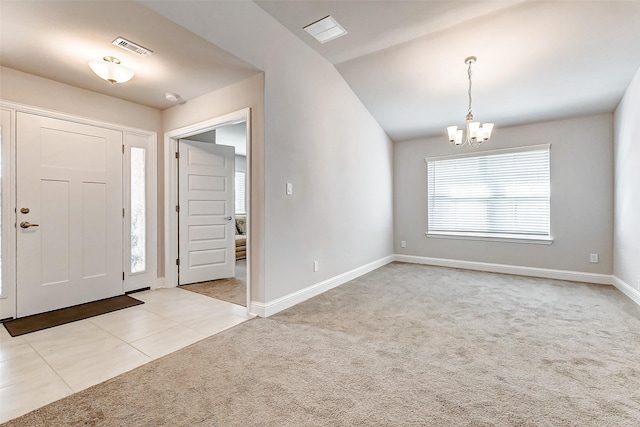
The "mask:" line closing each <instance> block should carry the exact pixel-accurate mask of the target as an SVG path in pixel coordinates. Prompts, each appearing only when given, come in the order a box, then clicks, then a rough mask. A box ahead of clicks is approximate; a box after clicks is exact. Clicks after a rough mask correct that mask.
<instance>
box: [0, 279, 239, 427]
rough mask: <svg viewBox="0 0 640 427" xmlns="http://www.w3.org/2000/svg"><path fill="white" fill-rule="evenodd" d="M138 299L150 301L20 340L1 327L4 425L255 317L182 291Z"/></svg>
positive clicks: (158, 292)
mask: <svg viewBox="0 0 640 427" xmlns="http://www.w3.org/2000/svg"><path fill="white" fill-rule="evenodd" d="M131 296H132V297H134V298H137V299H139V300H142V301H144V302H145V303H144V304H142V305H138V306H135V307H131V308H126V309H123V310H120V311H116V312H113V313H108V314H104V315H102V316H97V317H93V318H90V319H86V320H81V321H78V322H74V323H69V324H67V325H62V326H58V327H55V328H51V329H46V330H43V331H38V332H33V333H31V334H26V335H22V336H19V337H15V338H13V337H11V336H10V335H9V333H8V332H7V331H6V329H5V328H4V327H3V326H0V423H2V422H5V421H8V420H10V419H12V418H15V417H18V416H20V415H22V414H25V413H27V412H29V411H32V410H34V409H36V408H39V407H41V406H44V405H46V404H48V403H51V402H53V401H55V400H58V399H61V398H63V397H65V396H68V395H70V394H72V393H75V392H78V391H80V390H84V389H85V388H88V387H91V386H92V385H95V384H98V383H101V382H103V381H106V380H108V379H109V378H113V377H115V376H117V375H120V374H122V373H124V372H127V371H129V370H131V369H134V368H136V367H138V366H140V365H143V364H145V363H147V362H150V361H152V360H153V359H157V358H159V357H162V356H164V355H166V354H169V353H171V352H174V351H176V350H179V349H181V348H183V347H186V346H188V345H190V344H193V343H195V342H196V341H200V340H201V339H203V338H206V337H208V336H211V335H214V334H216V333H218V332H221V331H223V330H225V329H227V328H230V327H232V326H235V325H238V324H240V323H242V322H244V321H245V320H248V319H249V318H250V316H248V315H247V314H246V309H245V307H240V306H238V305H235V304H231V303H228V302H224V301H220V300H216V299H213V298H210V297H207V296H204V295H200V294H196V293H193V292H189V291H186V290H184V289H179V288H170V289H158V290H153V291H145V292H139V293H136V294H133V295H131Z"/></svg>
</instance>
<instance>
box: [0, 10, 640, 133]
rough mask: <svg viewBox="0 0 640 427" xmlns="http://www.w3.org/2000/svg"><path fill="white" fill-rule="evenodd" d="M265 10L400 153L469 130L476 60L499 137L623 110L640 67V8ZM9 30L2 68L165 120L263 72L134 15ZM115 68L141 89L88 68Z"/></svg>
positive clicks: (28, 23)
mask: <svg viewBox="0 0 640 427" xmlns="http://www.w3.org/2000/svg"><path fill="white" fill-rule="evenodd" d="M189 3H190V2H189V1H183V2H181V7H189ZM256 3H257V4H258V5H259V6H260V7H261V8H263V9H264V10H265V11H266V12H267V13H269V14H270V15H272V16H273V17H274V18H275V19H276V20H278V21H279V22H280V23H281V24H282V25H284V26H285V27H287V28H288V29H289V30H290V31H291V32H292V33H293V34H294V35H296V36H297V37H299V38H300V39H301V40H302V41H304V42H305V43H307V44H308V45H309V46H310V47H311V48H313V49H315V50H316V51H317V52H318V53H319V54H320V55H323V56H324V57H325V58H326V59H327V60H328V61H330V62H332V63H333V64H334V65H335V66H336V68H337V70H338V71H339V72H340V73H341V74H342V76H343V77H344V79H345V80H346V81H347V83H348V84H349V85H350V86H351V88H352V89H353V90H354V92H355V93H356V94H357V96H358V97H359V98H360V99H361V100H362V102H363V103H364V105H365V106H366V107H367V108H368V109H369V111H370V112H371V113H372V114H373V116H374V117H375V118H376V119H377V121H378V122H379V123H380V124H381V126H382V127H383V128H384V129H385V131H386V132H387V133H388V135H389V136H390V137H391V138H392V139H394V140H403V139H409V138H415V137H421V136H430V135H436V134H442V135H444V127H445V126H447V125H453V124H454V125H462V124H463V123H464V118H465V115H466V112H467V102H468V101H467V84H468V81H467V70H466V65H465V64H464V59H465V58H466V57H467V56H470V55H475V56H477V57H478V62H477V63H476V64H475V65H474V68H473V92H472V93H473V111H474V115H475V117H476V119H478V120H480V121H483V122H486V121H492V122H495V123H496V127H497V128H499V127H504V126H509V125H517V124H523V123H529V122H535V121H543V120H552V119H557V118H565V117H573V116H579V115H585V114H592V113H600V112H610V111H613V109H614V108H615V106H616V105H617V103H618V102H619V101H620V99H621V97H622V94H623V93H624V90H625V89H626V87H627V86H628V84H629V83H630V81H631V79H632V78H633V76H634V74H635V73H636V71H637V70H638V69H639V68H640V53H639V52H640V1H633V0H629V1H604V0H603V1H537V0H527V1H426V0H425V1H401V0H398V1H366V0H365V1H281V0H275V1H274V0H258V1H256ZM327 15H331V16H333V17H334V18H335V19H336V20H337V21H338V22H339V23H340V24H341V25H342V26H343V27H344V28H345V29H346V30H347V32H348V33H347V35H345V36H343V37H341V38H338V39H335V40H333V41H330V42H328V43H326V44H320V43H318V42H317V41H316V40H314V39H313V38H311V36H309V35H308V34H307V33H306V32H304V31H303V30H302V28H303V27H304V26H305V25H307V24H309V23H311V22H313V21H316V20H318V19H320V18H323V17H325V16H327ZM0 20H1V26H0V64H1V65H3V66H6V67H9V68H13V69H17V70H20V71H25V72H28V73H31V74H35V75H39V76H42V77H46V78H49V79H52V80H56V81H60V82H63V83H67V84H71V85H74V86H78V87H81V88H85V89H89V90H92V91H96V92H100V93H105V94H108V95H111V96H115V97H119V98H123V99H127V100H130V101H133V102H137V103H140V104H143V105H149V106H152V107H155V108H159V109H164V108H167V107H168V106H170V105H173V104H172V103H171V102H169V101H167V100H166V99H164V93H165V92H175V93H178V94H180V95H181V97H182V100H183V101H187V102H188V100H189V99H192V98H194V97H196V96H199V95H201V94H204V93H207V92H210V91H212V90H215V89H218V88H220V87H223V86H226V85H228V84H231V83H233V82H235V81H240V80H243V79H245V78H247V77H249V76H251V75H253V74H255V73H257V72H259V71H260V70H258V69H256V68H255V67H254V66H252V65H250V64H247V63H245V62H243V61H241V60H239V59H238V58H236V57H234V56H233V55H231V54H229V53H227V52H225V51H223V50H222V49H220V48H218V47H217V46H214V45H212V44H211V43H209V42H207V41H205V40H203V39H201V38H199V37H198V36H196V35H194V34H193V33H191V32H189V31H188V30H189V28H188V25H187V26H186V27H187V28H183V27H181V26H178V25H177V24H175V23H173V22H172V21H170V20H169V19H166V18H164V17H162V16H160V15H158V14H156V13H155V12H153V11H151V10H150V9H147V8H146V7H144V6H143V5H141V4H139V3H136V2H109V1H107V2H102V1H99V2H98V1H87V2H76V1H56V2H17V1H16V2H14V1H2V2H0ZM118 36H123V37H125V38H127V39H130V40H131V41H133V42H135V43H138V44H141V45H142V46H145V47H147V48H150V49H151V50H153V51H154V54H153V55H152V56H150V57H146V58H145V57H137V56H135V55H134V54H132V53H130V52H126V51H123V50H122V49H120V48H118V47H115V46H113V45H111V41H112V40H113V39H114V38H115V37H118ZM234 37H237V38H238V39H240V40H241V39H242V38H243V37H245V35H243V34H236V35H234ZM247 42H248V43H249V42H250V41H249V39H247ZM185 46H189V48H188V49H185ZM105 55H112V56H116V57H118V58H120V59H121V61H122V63H123V64H126V65H128V66H129V67H130V68H132V69H134V70H135V71H136V77H134V79H133V80H132V81H131V82H129V83H127V84H126V85H109V84H108V83H106V82H104V81H102V80H100V79H98V78H96V77H95V76H94V75H93V74H92V73H91V72H90V71H89V68H88V67H87V62H88V61H89V60H91V59H96V56H97V57H101V56H105Z"/></svg>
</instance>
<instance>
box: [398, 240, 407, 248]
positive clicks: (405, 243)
mask: <svg viewBox="0 0 640 427" xmlns="http://www.w3.org/2000/svg"><path fill="white" fill-rule="evenodd" d="M400 246H401V247H403V248H406V247H407V241H406V240H403V241H402V242H400Z"/></svg>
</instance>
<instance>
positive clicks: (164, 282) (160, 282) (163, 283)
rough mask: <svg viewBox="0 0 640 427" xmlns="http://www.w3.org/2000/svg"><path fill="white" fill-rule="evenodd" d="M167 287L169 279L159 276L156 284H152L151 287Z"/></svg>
mask: <svg viewBox="0 0 640 427" xmlns="http://www.w3.org/2000/svg"><path fill="white" fill-rule="evenodd" d="M166 287H167V279H166V278H164V277H158V278H157V279H156V284H155V285H153V286H151V289H160V288H166Z"/></svg>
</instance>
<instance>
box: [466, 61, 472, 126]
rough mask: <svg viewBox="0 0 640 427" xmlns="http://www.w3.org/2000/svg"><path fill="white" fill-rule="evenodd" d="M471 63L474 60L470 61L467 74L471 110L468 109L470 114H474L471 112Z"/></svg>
mask: <svg viewBox="0 0 640 427" xmlns="http://www.w3.org/2000/svg"><path fill="white" fill-rule="evenodd" d="M471 64H472V62H471V61H469V68H468V70H467V74H468V75H469V110H468V111H467V113H468V114H472V112H471Z"/></svg>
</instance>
